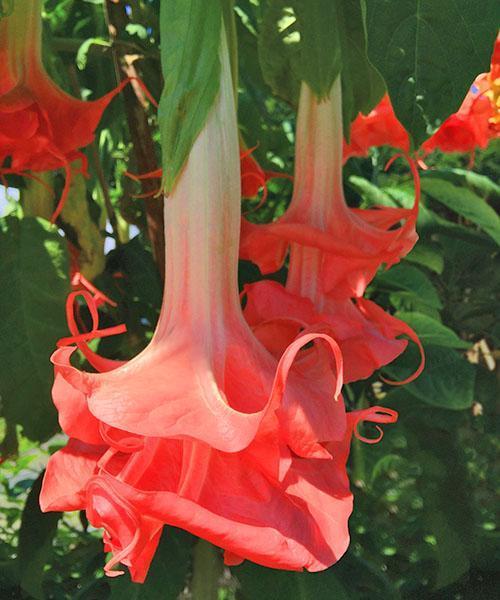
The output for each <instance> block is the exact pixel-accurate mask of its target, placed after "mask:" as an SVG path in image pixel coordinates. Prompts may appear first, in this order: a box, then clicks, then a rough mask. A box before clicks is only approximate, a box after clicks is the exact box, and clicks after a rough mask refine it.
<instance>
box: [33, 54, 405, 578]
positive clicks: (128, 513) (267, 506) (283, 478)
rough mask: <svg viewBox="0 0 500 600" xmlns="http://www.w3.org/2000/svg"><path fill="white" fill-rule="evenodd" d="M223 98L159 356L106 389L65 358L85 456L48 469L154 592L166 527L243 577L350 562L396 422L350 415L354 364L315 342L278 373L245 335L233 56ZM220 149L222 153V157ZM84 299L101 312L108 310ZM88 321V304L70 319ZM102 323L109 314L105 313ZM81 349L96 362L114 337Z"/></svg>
mask: <svg viewBox="0 0 500 600" xmlns="http://www.w3.org/2000/svg"><path fill="white" fill-rule="evenodd" d="M221 62H222V72H221V86H220V91H219V94H218V96H217V99H216V101H215V104H214V106H213V107H212V109H211V111H210V113H209V116H208V119H207V121H206V123H205V125H204V127H203V129H202V131H201V133H200V134H199V136H198V137H197V139H196V141H195V143H194V145H193V147H192V149H191V152H190V155H189V158H188V160H187V163H186V165H185V166H184V168H183V170H182V172H181V175H180V176H179V179H178V181H177V182H176V184H175V185H174V187H173V191H172V193H171V194H170V196H169V197H168V198H167V199H166V202H165V217H166V218H165V239H166V273H165V294H164V300H163V305H162V309H161V315H160V319H159V323H158V326H157V329H156V331H155V334H154V337H153V340H152V341H151V343H150V345H149V346H148V347H147V348H146V349H145V350H144V351H143V352H142V353H141V354H139V355H138V356H137V357H135V358H134V359H132V360H130V361H129V362H127V363H125V364H116V363H115V364H113V363H111V362H106V363H104V364H100V363H99V362H96V361H95V360H94V358H93V357H92V360H94V362H93V364H94V366H95V367H96V368H97V369H98V370H100V371H101V372H100V373H84V372H81V371H79V370H77V369H76V368H74V367H73V366H72V365H71V363H70V357H71V354H72V353H73V351H74V348H71V347H60V348H59V349H58V350H57V351H56V352H55V353H54V355H53V357H52V361H53V363H54V365H55V382H54V388H53V398H54V402H55V404H56V406H57V408H58V411H59V419H60V423H61V426H62V428H63V430H64V431H65V433H66V434H67V435H68V436H70V438H71V440H70V442H69V444H68V445H67V446H66V448H64V449H62V450H60V451H59V452H57V453H56V454H54V455H53V456H52V457H51V459H50V461H49V464H48V467H47V473H46V476H45V480H44V484H43V489H42V493H41V499H40V501H41V505H42V508H43V510H76V509H85V510H86V512H87V516H88V518H89V520H90V522H91V523H92V524H93V525H95V526H96V527H103V528H104V529H105V536H104V541H105V547H106V549H107V550H109V551H111V552H112V553H113V558H112V559H111V561H110V562H109V563H108V565H107V567H106V570H107V572H108V574H111V575H112V574H114V571H112V567H114V566H115V565H116V564H117V563H118V562H121V563H123V564H125V565H128V566H129V568H130V572H131V576H132V578H133V579H134V580H135V581H143V580H144V578H145V576H146V573H147V569H148V566H149V562H150V560H151V557H152V555H153V553H154V549H155V547H156V544H157V542H158V536H159V533H160V531H161V528H162V526H163V524H171V525H174V526H178V527H182V528H184V529H187V530H188V531H191V532H192V533H194V534H196V535H199V536H201V537H203V538H205V539H207V540H209V541H211V542H213V543H214V544H216V545H218V546H220V547H221V548H223V549H224V550H225V551H226V561H227V562H228V563H229V564H235V563H237V562H240V561H241V560H243V559H245V558H246V559H250V560H253V561H255V562H257V563H260V564H262V565H265V566H269V567H277V568H283V569H297V570H300V569H303V568H307V569H308V570H311V571H317V570H321V569H324V568H326V567H328V566H330V565H331V564H333V563H334V562H335V561H336V560H338V558H339V557H340V556H341V555H342V554H343V553H344V552H345V550H346V548H347V545H348V541H349V535H348V528H347V520H348V517H349V515H350V513H351V510H352V494H351V493H350V490H349V482H348V477H347V473H346V466H345V463H346V460H347V456H348V452H349V444H350V439H351V435H352V434H353V432H356V427H357V424H358V423H359V422H360V421H364V420H367V421H373V422H377V423H388V422H394V421H395V419H396V414H395V413H394V412H393V411H388V410H384V409H380V408H379V407H372V408H370V409H367V410H365V411H355V412H352V413H348V414H347V415H346V413H345V409H344V405H343V402H342V399H341V397H340V394H339V392H340V388H341V386H342V357H341V355H340V352H339V348H338V346H337V344H336V343H335V342H334V341H333V339H332V338H331V337H330V336H329V335H327V334H326V333H324V332H323V330H322V329H321V328H320V329H318V330H316V331H315V330H314V329H311V328H307V327H304V329H303V331H302V332H300V335H299V336H297V337H295V338H294V339H293V340H292V342H291V344H290V345H289V346H288V347H287V348H285V349H284V351H283V352H282V353H281V355H280V358H279V360H277V359H276V358H275V357H274V356H273V355H272V354H271V353H269V352H267V351H266V350H265V349H264V347H263V346H262V345H261V343H260V342H259V341H258V340H257V338H256V337H255V336H254V335H253V333H252V332H251V330H250V328H249V326H248V325H247V323H246V322H245V320H244V318H243V316H242V313H241V309H240V303H239V296H238V293H237V263H238V241H239V239H238V238H239V228H240V180H239V169H238V138H237V127H236V115H235V106H234V98H233V86H232V82H231V76H230V69H229V59H228V52H227V48H226V46H225V44H224V43H223V44H222V51H221ZM214 148H216V149H217V152H214ZM77 293H79V294H80V295H83V296H84V298H85V299H86V300H87V302H88V303H89V305H90V307H91V312H92V311H93V309H92V306H94V308H95V301H94V299H93V298H92V297H91V294H90V293H89V292H88V291H85V290H83V291H75V292H74V294H77ZM70 304H71V306H72V301H71V302H70V303H69V304H68V306H70ZM93 314H96V313H93ZM68 316H69V320H70V324H71V326H72V334H73V336H72V338H70V339H69V340H66V341H63V345H64V344H65V343H66V342H72V341H74V342H77V343H78V344H80V345H81V346H82V347H84V344H85V343H86V342H87V341H88V339H90V338H92V337H96V336H99V335H101V334H104V333H105V332H100V331H99V328H98V323H97V321H95V322H94V326H93V328H92V329H93V330H92V332H90V333H88V334H79V333H78V331H77V330H76V329H75V327H74V322H72V320H71V319H72V317H71V314H69V315H68Z"/></svg>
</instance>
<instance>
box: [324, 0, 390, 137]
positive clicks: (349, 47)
mask: <svg viewBox="0 0 500 600" xmlns="http://www.w3.org/2000/svg"><path fill="white" fill-rule="evenodd" d="M329 1H330V0H329ZM335 5H336V7H337V20H338V23H339V25H338V29H339V34H340V43H341V49H342V52H341V57H342V116H343V122H344V132H345V137H346V140H347V141H349V137H350V136H349V133H350V123H351V122H352V121H353V120H354V119H355V118H356V117H357V115H358V113H359V112H362V113H364V114H368V113H369V112H370V111H371V110H372V108H373V107H374V106H376V105H377V103H378V102H379V101H380V99H381V98H382V96H383V94H384V92H385V82H384V80H383V78H382V76H381V75H380V73H379V72H378V71H377V69H376V68H375V67H374V66H373V64H372V63H371V62H370V60H369V58H368V55H367V48H366V46H367V44H366V29H365V15H364V3H363V1H353V0H335Z"/></svg>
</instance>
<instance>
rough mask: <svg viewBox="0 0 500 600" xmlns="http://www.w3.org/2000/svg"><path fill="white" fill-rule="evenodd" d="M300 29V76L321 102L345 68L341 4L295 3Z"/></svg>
mask: <svg viewBox="0 0 500 600" xmlns="http://www.w3.org/2000/svg"><path fill="white" fill-rule="evenodd" d="M293 4H294V5H295V11H296V14H297V26H298V29H299V30H300V51H299V53H298V54H297V58H298V73H299V76H300V78H301V79H302V80H303V81H305V82H306V83H307V84H308V85H309V87H310V88H311V89H312V91H313V92H314V93H315V95H316V96H317V98H318V99H319V100H322V99H323V98H325V97H326V96H328V93H329V92H330V89H331V87H332V85H333V82H334V81H335V79H337V76H338V75H339V73H340V70H341V67H342V50H341V42H340V37H341V27H342V25H343V24H341V23H340V21H339V19H338V15H337V7H336V4H337V2H332V1H331V0H312V1H311V0H295V2H294V3H293Z"/></svg>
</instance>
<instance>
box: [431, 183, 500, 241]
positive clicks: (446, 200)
mask: <svg viewBox="0 0 500 600" xmlns="http://www.w3.org/2000/svg"><path fill="white" fill-rule="evenodd" d="M422 190H423V191H424V192H425V193H426V194H428V195H429V196H430V197H431V198H433V199H434V200H437V201H438V202H440V203H441V204H444V205H445V206H446V207H447V208H449V209H450V210H452V211H453V212H455V213H457V214H459V215H461V216H462V217H464V218H466V219H467V220H468V221H471V222H472V223H474V224H475V225H477V226H478V227H480V228H481V229H483V230H484V231H485V232H486V233H488V234H489V235H490V236H491V237H492V238H493V239H494V240H495V242H496V243H497V244H500V217H499V216H498V215H497V213H496V212H495V211H494V210H493V208H491V206H490V205H489V204H487V203H486V202H485V201H484V200H483V199H482V198H480V197H479V196H478V195H477V194H475V193H474V192H473V191H471V190H470V189H467V188H466V187H463V186H461V185H460V186H459V185H454V184H453V183H451V182H450V181H446V180H444V179H437V178H436V177H423V178H422Z"/></svg>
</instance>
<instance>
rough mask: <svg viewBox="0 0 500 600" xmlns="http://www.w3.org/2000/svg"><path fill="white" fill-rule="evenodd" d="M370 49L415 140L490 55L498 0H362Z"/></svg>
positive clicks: (455, 102)
mask: <svg viewBox="0 0 500 600" xmlns="http://www.w3.org/2000/svg"><path fill="white" fill-rule="evenodd" d="M366 6H367V30H368V55H369V57H370V59H371V60H372V62H373V64H374V65H375V66H376V67H377V68H378V69H379V71H380V72H381V73H382V75H383V77H384V78H385V81H386V83H387V87H388V90H389V94H390V96H391V100H392V103H393V106H394V110H395V112H396V115H397V116H398V118H399V120H400V121H401V122H402V124H403V125H404V126H405V127H406V129H407V130H408V131H409V132H410V134H411V135H412V136H413V138H414V141H415V143H416V144H417V145H420V144H421V143H422V142H423V141H424V140H425V139H426V138H427V137H428V125H429V124H431V125H434V123H435V121H436V120H438V119H439V120H443V119H445V118H446V117H447V116H448V115H450V114H451V113H453V112H455V111H456V110H457V109H458V107H459V105H460V103H461V102H462V100H463V98H464V96H465V95H466V93H467V91H468V89H469V86H470V85H471V83H472V81H473V80H474V78H475V77H476V75H478V74H479V73H482V72H484V71H487V70H488V69H489V61H490V57H491V53H492V50H493V44H494V41H495V36H496V33H497V29H498V24H499V22H500V3H499V2H498V0H440V1H439V2H436V0H366Z"/></svg>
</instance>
